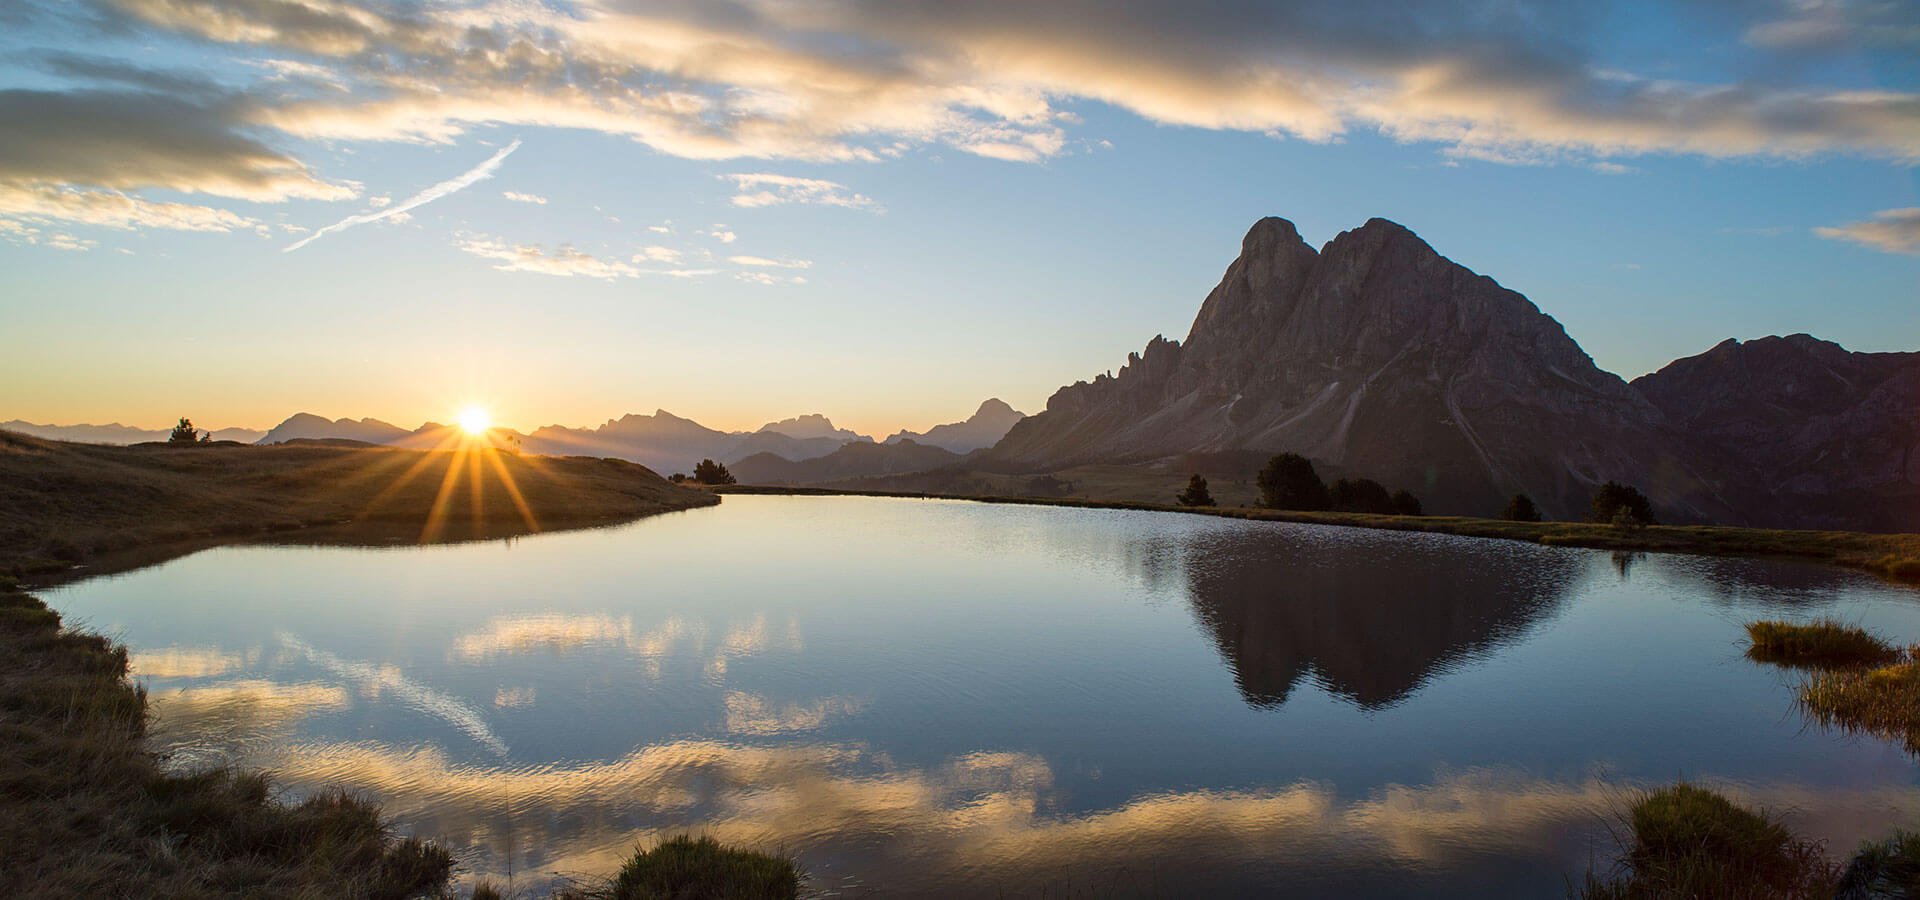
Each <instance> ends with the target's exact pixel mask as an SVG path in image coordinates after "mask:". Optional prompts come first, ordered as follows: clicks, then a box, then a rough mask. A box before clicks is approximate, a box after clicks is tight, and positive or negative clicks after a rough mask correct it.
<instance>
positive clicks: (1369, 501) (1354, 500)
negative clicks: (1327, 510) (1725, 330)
mask: <svg viewBox="0 0 1920 900" xmlns="http://www.w3.org/2000/svg"><path fill="white" fill-rule="evenodd" d="M1327 500H1328V501H1329V502H1330V503H1331V504H1332V505H1333V508H1334V509H1336V510H1339V511H1340V512H1360V513H1377V514H1379V515H1391V514H1392V513H1393V496H1392V495H1390V494H1388V493H1387V489H1386V487H1385V486H1383V485H1381V484H1380V482H1378V481H1374V480H1373V479H1371V478H1355V479H1351V480H1349V479H1346V478H1342V479H1340V480H1339V481H1336V482H1334V483H1333V487H1331V488H1328V489H1327Z"/></svg>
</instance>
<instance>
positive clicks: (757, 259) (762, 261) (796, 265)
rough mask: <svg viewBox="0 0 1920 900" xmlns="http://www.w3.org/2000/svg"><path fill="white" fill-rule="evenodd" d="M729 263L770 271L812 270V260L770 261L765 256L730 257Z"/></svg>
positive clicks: (728, 258)
mask: <svg viewBox="0 0 1920 900" xmlns="http://www.w3.org/2000/svg"><path fill="white" fill-rule="evenodd" d="M727 262H730V263H733V264H734V265H736V266H756V267H759V268H768V269H811V268H813V260H810V259H768V258H766V257H764V256H729V257H727Z"/></svg>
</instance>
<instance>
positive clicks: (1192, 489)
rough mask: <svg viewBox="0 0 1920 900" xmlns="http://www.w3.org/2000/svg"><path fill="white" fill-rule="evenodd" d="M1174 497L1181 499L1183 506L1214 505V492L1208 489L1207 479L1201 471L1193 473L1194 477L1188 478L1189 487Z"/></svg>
mask: <svg viewBox="0 0 1920 900" xmlns="http://www.w3.org/2000/svg"><path fill="white" fill-rule="evenodd" d="M1173 499H1175V500H1177V501H1179V502H1180V505H1181V506H1212V505H1213V494H1212V493H1211V492H1209V491H1208V490H1207V479H1206V478H1204V477H1202V476H1201V475H1200V473H1199V472H1195V473H1193V477H1192V478H1189V479H1187V489H1186V490H1184V491H1181V492H1180V494H1179V496H1176V497H1174V498H1173Z"/></svg>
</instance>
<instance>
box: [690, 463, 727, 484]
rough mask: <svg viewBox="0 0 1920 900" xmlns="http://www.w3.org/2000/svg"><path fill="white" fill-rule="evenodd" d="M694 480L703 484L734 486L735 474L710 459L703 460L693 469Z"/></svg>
mask: <svg viewBox="0 0 1920 900" xmlns="http://www.w3.org/2000/svg"><path fill="white" fill-rule="evenodd" d="M693 480H695V481H698V482H700V483H701V484H733V483H734V478H733V473H732V472H729V471H727V467H726V466H723V465H721V464H719V463H717V462H714V461H713V460H710V459H703V460H701V461H700V464H699V465H697V466H694V467H693Z"/></svg>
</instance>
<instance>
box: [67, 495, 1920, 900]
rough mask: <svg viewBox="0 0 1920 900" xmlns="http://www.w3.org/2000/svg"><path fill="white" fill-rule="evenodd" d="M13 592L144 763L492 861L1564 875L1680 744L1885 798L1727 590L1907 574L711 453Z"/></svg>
mask: <svg viewBox="0 0 1920 900" xmlns="http://www.w3.org/2000/svg"><path fill="white" fill-rule="evenodd" d="M44 596H45V597H46V598H47V600H48V601H49V602H50V603H51V604H52V605H53V606H54V607H56V608H57V609H59V610H61V611H62V612H63V613H65V614H66V615H67V616H68V618H69V621H70V622H76V623H79V624H83V625H85V626H88V627H91V628H93V629H95V630H98V631H101V632H104V633H106V634H109V635H111V636H114V637H116V638H119V639H120V640H123V641H124V642H126V643H127V644H128V645H130V647H131V648H132V651H133V660H134V668H135V670H136V674H137V675H138V676H139V678H140V679H141V680H142V681H144V682H145V683H146V684H147V685H148V686H149V688H150V689H151V691H152V701H153V708H154V711H155V715H156V719H157V725H156V731H155V737H156V741H157V743H158V744H159V746H160V747H161V748H162V749H164V750H166V751H168V752H170V753H171V754H173V756H172V763H173V764H174V765H178V766H183V767H192V766H199V765H205V764H210V763H225V762H232V763H238V764H241V765H246V766H258V767H263V768H266V769H268V770H270V771H271V772H272V773H273V774H274V776H275V777H276V779H277V781H278V783H279V784H281V785H282V786H284V787H285V788H286V789H288V790H289V792H291V793H292V794H294V795H296V796H297V795H298V794H300V793H302V792H306V791H310V790H314V789H317V788H319V787H323V786H333V785H338V786H344V787H347V788H350V789H352V790H354V791H356V792H359V793H362V794H364V795H368V796H372V797H375V798H378V799H380V800H381V801H382V802H383V803H384V804H385V806H386V809H387V811H388V812H389V813H390V814H391V815H392V816H394V817H395V818H396V820H397V822H398V823H399V824H400V826H401V827H402V828H403V829H405V830H407V831H409V832H413V833H419V834H422V835H426V836H430V837H433V838H435V839H438V840H439V841H441V842H442V843H444V844H445V845H446V846H448V847H449V848H450V849H452V850H453V851H454V853H455V855H456V856H457V858H458V859H459V860H460V864H461V867H462V869H461V871H462V873H463V874H464V875H467V876H472V875H474V874H485V875H489V876H492V877H494V878H496V879H504V878H505V876H507V874H508V873H509V872H511V873H512V878H513V882H514V884H515V885H516V886H517V887H520V888H522V889H526V888H537V887H540V886H546V885H551V884H552V883H553V880H554V878H555V873H559V874H561V875H571V876H582V875H586V876H591V875H604V874H607V873H610V872H611V871H613V870H614V869H616V868H617V867H618V864H619V862H620V860H621V859H622V858H623V857H625V856H626V855H627V854H628V853H629V852H630V851H631V849H632V847H633V845H634V844H635V842H636V841H646V842H650V841H652V840H655V839H657V838H658V837H659V836H661V835H663V834H667V833H674V832H679V831H685V830H693V831H699V832H704V833H708V834H712V835H714V836H716V837H719V838H721V839H722V840H725V841H730V842H739V843H744V844H750V845H754V846H758V847H761V848H765V849H771V850H782V851H785V852H788V853H792V854H794V855H796V856H797V857H798V858H799V859H800V860H801V862H802V863H803V864H804V866H805V867H806V869H807V870H808V872H809V873H810V874H811V886H812V888H813V889H814V890H815V891H817V892H820V893H823V894H835V893H844V894H850V895H855V896H858V895H861V894H864V893H880V894H885V895H892V896H920V895H925V894H949V895H956V896H967V895H981V894H985V895H988V896H996V895H998V896H1014V897H1018V896H1043V895H1044V896H1106V895H1136V894H1138V895H1187V896H1195V895H1214V896H1219V895H1234V894H1267V895H1271V894H1274V893H1285V894H1296V895H1308V896H1315V895H1335V896H1355V897H1364V896H1461V897H1469V896H1471V897H1483V896H1560V895H1561V894H1562V893H1563V892H1564V889H1565V884H1566V879H1568V878H1574V879H1578V878H1579V877H1580V875H1581V873H1583V872H1584V871H1585V870H1586V868H1587V867H1588V866H1589V865H1590V864H1592V863H1594V862H1596V861H1597V862H1598V863H1599V864H1600V865H1603V866H1604V865H1605V864H1606V863H1607V862H1608V861H1609V860H1610V859H1611V857H1612V855H1613V854H1614V853H1615V846H1614V844H1613V842H1612V840H1611V839H1610V838H1609V836H1608V831H1607V826H1608V824H1609V822H1610V821H1611V817H1613V816H1615V815H1617V813H1618V812H1619V810H1621V809H1622V808H1623V807H1624V802H1625V799H1626V797H1627V796H1628V795H1629V792H1630V791H1631V790H1632V789H1634V788H1636V787H1645V786H1650V785H1657V784H1662V783H1666V782H1669V781H1671V780H1673V779H1675V778H1678V777H1686V778H1690V779H1695V780H1700V781H1705V782H1709V783H1712V784H1714V785H1716V786H1718V787H1721V788H1723V789H1725V790H1727V791H1728V792H1729V793H1730V794H1732V795H1735V796H1737V797H1738V798H1740V799H1742V800H1745V801H1748V802H1752V803H1757V804H1760V805H1764V806H1766V807H1768V808H1770V809H1773V810H1776V811H1778V812H1780V813H1782V814H1783V815H1785V816H1786V817H1787V818H1788V819H1789V820H1790V821H1791V822H1792V823H1793V824H1794V825H1795V826H1796V827H1798V828H1800V829H1801V830H1802V831H1803V832H1804V833H1806V834H1808V835H1810V836H1816V837H1820V838H1824V839H1826V840H1827V841H1829V843H1830V845H1831V846H1833V847H1835V848H1836V849H1843V850H1848V851H1850V850H1851V848H1852V847H1853V846H1854V845H1855V843H1856V842H1858V841H1859V840H1861V839H1863V838H1868V837H1881V836H1884V835H1885V834H1886V833H1888V832H1889V831H1890V830H1891V829H1893V828H1894V827H1897V826H1909V827H1911V826H1914V825H1916V824H1920V783H1917V782H1916V773H1920V767H1916V763H1915V761H1914V760H1913V759H1912V758H1911V757H1909V756H1908V755H1907V754H1906V753H1905V752H1903V751H1902V750H1901V749H1899V748H1898V747H1897V746H1895V745H1894V744H1891V743H1888V742H1885V741H1880V740H1875V739H1871V738H1857V737H1846V736H1842V735H1838V734H1832V733H1828V732H1825V731H1822V730H1821V729H1820V728H1819V727H1818V726H1817V725H1812V726H1810V725H1806V724H1804V723H1803V722H1802V720H1801V718H1800V717H1799V716H1798V714H1796V713H1795V712H1794V710H1793V704H1792V685H1793V684H1794V682H1795V679H1794V677H1793V676H1792V675H1790V674H1784V673H1782V672H1780V671H1778V670H1775V669H1772V668H1769V667H1766V666H1761V665H1757V664H1754V663H1752V662H1749V661H1748V660H1746V659H1745V658H1744V657H1743V656H1742V651H1743V649H1744V635H1743V632H1742V627H1741V626H1742V624H1743V623H1744V622H1746V621H1747V620H1749V619H1752V618H1756V617H1762V616H1767V617H1787V618H1794V619H1803V618H1810V617H1814V616H1822V615H1831V616H1836V617H1838V618H1841V619H1844V620H1848V621H1852V622H1858V623H1861V624H1864V625H1867V626H1869V627H1872V628H1874V629H1877V630H1879V631H1881V632H1882V633H1883V634H1885V635H1887V636H1889V637H1891V638H1894V639H1898V640H1902V641H1912V640H1920V594H1917V593H1916V592H1914V591H1910V590H1906V589H1903V588H1898V587H1893V586H1889V585H1886V584H1884V583H1881V582H1879V581H1877V580H1875V579H1873V578H1871V577H1868V576H1865V575H1860V574H1855V573H1850V572H1846V571H1841V570H1835V569H1827V568H1818V567H1813V566H1807V565H1799V564H1790V563H1774V562H1754V561H1740V560H1724V559H1708V558H1696V557H1682V556H1664V555H1640V556H1633V557H1628V556H1618V555H1615V554H1611V553H1607V552H1601V551H1587V550H1569V549H1555V548H1547V547H1538V546H1531V545H1526V544H1519V543H1511V542H1502V541H1482V540H1474V539H1468V538H1457V537H1448V536H1439V535H1408V534H1395V533H1390V532H1377V531H1365V530H1358V529H1343V528H1329V527H1319V526H1303V525H1288V524H1279V523H1259V522H1238V521H1232V520H1226V519H1215V518H1207V517H1201V516H1185V515H1178V514H1168V513H1143V512H1122V511H1105V510H1076V509H1064V508H1045V507H1025V506H993V505H985V504H976V503H966V502H948V501H919V500H891V499H869V498H851V497H756V496H737V495H736V496H729V497H727V498H726V501H725V502H724V504H722V505H721V506H719V507H716V508H711V509H703V510H695V511H691V512H685V513H675V514H671V515H666V516H660V517H656V518H652V519H647V520H644V521H641V522H637V523H634V524H631V525H626V526H622V527H617V528H610V529H602V530H594V531H584V532H572V533H560V534H548V535H540V536H535V537H529V538H524V539H519V540H513V541H502V542H493V543H477V544H462V545H451V546H436V547H426V548H413V547H409V548H403V549H353V548H321V547H232V548H223V549H216V550H210V551H206V552H202V553H198V554H195V555H193V556H190V557H186V558H182V559H178V560H175V561H173V562H170V563H166V564H164V565H160V566H156V567H153V568H149V569H144V570H140V571H137V572H133V573H130V574H125V575H120V576H115V577H109V578H100V579H95V580H92V581H85V582H80V583H77V584H72V585H68V586H66V587H63V588H59V589H56V590H52V591H48V592H45V594H44Z"/></svg>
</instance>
